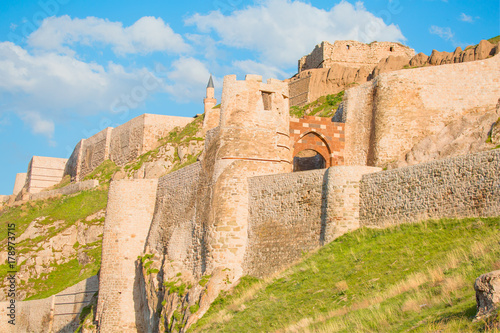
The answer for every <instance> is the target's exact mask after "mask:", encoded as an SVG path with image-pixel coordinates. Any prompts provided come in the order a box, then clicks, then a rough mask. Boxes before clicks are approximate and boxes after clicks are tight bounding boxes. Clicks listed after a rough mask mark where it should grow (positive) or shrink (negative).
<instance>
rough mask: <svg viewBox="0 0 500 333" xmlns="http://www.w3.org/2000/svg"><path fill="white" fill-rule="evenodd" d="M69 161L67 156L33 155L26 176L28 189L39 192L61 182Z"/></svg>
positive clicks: (31, 191)
mask: <svg viewBox="0 0 500 333" xmlns="http://www.w3.org/2000/svg"><path fill="white" fill-rule="evenodd" d="M67 161H68V160H67V159H65V158H55V157H42V156H33V158H32V159H31V161H30V163H29V166H28V173H27V176H26V189H27V191H28V192H30V193H38V192H40V191H41V190H43V189H44V188H47V187H50V186H53V185H55V184H57V183H59V182H60V181H61V179H62V177H63V174H64V169H65V167H66V162H67Z"/></svg>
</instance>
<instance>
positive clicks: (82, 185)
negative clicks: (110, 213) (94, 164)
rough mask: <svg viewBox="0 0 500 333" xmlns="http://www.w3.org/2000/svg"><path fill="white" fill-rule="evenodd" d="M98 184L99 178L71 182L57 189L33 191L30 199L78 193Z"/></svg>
mask: <svg viewBox="0 0 500 333" xmlns="http://www.w3.org/2000/svg"><path fill="white" fill-rule="evenodd" d="M97 186H99V181H98V180H97V179H90V180H85V181H83V182H78V183H73V184H69V185H67V186H64V187H62V188H58V189H55V190H50V191H42V192H39V193H32V194H30V196H29V200H43V199H47V198H52V197H56V196H58V195H68V194H73V193H78V192H81V191H85V190H90V189H92V188H94V187H97Z"/></svg>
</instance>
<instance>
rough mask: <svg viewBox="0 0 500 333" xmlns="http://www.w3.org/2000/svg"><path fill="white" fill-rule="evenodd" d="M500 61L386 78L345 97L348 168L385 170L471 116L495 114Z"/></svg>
mask: <svg viewBox="0 0 500 333" xmlns="http://www.w3.org/2000/svg"><path fill="white" fill-rule="evenodd" d="M499 96H500V55H497V56H494V57H492V58H489V59H486V60H480V61H474V62H466V63H459V64H450V65H442V66H435V67H423V68H415V69H407V70H400V71H396V72H390V73H384V74H381V75H379V76H378V77H376V78H375V79H374V80H373V81H371V82H368V83H365V84H363V85H361V86H359V87H356V88H351V89H349V90H347V91H346V97H345V100H344V114H343V120H344V122H345V123H346V133H345V137H346V146H345V154H344V161H345V164H346V165H373V166H385V165H386V164H388V163H391V162H393V161H397V160H398V159H401V158H403V159H404V155H405V154H407V153H408V152H409V151H410V150H411V149H412V147H413V146H415V145H416V144H417V143H419V142H420V141H421V140H422V139H424V138H425V137H427V136H430V135H434V134H436V133H438V132H439V131H440V130H442V129H443V128H444V127H445V126H446V125H447V124H448V123H450V122H452V121H454V120H457V119H459V118H461V117H463V116H466V115H482V114H484V113H485V112H487V111H488V110H490V111H491V110H493V111H492V112H495V111H494V110H495V105H496V103H497V101H498V97H499Z"/></svg>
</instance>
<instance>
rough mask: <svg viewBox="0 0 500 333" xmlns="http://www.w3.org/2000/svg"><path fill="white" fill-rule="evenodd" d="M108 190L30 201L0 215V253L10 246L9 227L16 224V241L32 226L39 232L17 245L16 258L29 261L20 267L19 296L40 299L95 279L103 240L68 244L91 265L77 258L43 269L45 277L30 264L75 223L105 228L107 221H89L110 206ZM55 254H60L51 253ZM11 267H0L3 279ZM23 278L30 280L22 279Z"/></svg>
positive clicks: (5, 265)
mask: <svg viewBox="0 0 500 333" xmlns="http://www.w3.org/2000/svg"><path fill="white" fill-rule="evenodd" d="M107 198H108V188H107V186H103V187H100V188H97V189H94V190H89V191H83V192H80V193H78V194H76V195H70V196H63V197H58V198H51V199H46V200H38V201H29V202H27V203H24V204H22V205H20V206H18V207H5V208H4V209H3V210H1V211H0V251H3V252H5V250H6V246H7V242H6V237H7V224H8V223H15V225H16V238H17V239H18V240H19V239H21V238H20V237H21V235H22V234H23V233H24V232H25V231H26V230H27V228H28V226H29V225H30V224H32V223H35V224H36V225H37V229H38V230H39V232H38V233H37V235H36V237H32V238H27V239H25V240H22V241H17V242H16V257H17V258H21V257H23V258H27V259H26V260H23V262H19V263H18V270H19V272H20V274H21V275H20V276H19V275H18V278H20V281H19V285H18V287H17V288H18V292H21V294H23V295H25V296H26V297H27V299H39V298H43V297H48V296H50V295H53V294H56V293H58V292H60V291H62V290H64V289H65V288H67V287H70V286H72V285H74V284H76V283H78V282H80V281H82V280H84V279H86V278H88V277H90V276H92V275H95V274H97V272H98V270H99V268H100V261H101V244H102V240H99V241H96V242H95V243H92V244H85V245H82V244H78V243H75V244H69V245H70V246H72V247H73V248H74V249H75V251H80V252H84V253H85V254H86V256H88V258H89V262H88V263H87V264H85V265H81V264H80V263H79V262H78V260H77V259H76V254H75V255H72V256H71V257H68V258H64V260H62V262H61V263H60V264H59V265H58V264H56V262H55V261H52V262H51V263H50V266H43V270H42V273H38V274H37V273H35V271H36V268H35V264H34V263H32V264H28V263H29V262H30V261H29V259H32V260H34V261H36V259H37V257H38V255H39V254H40V253H43V250H44V249H45V248H46V247H47V246H49V248H50V245H49V244H50V240H51V239H53V237H56V236H57V235H58V234H60V233H62V232H64V231H65V230H69V228H70V227H72V226H73V225H75V224H76V223H82V224H84V225H86V226H88V227H91V226H95V225H102V224H103V223H104V218H95V219H90V220H88V219H86V218H87V217H88V216H91V215H93V214H96V213H97V212H99V211H103V209H105V208H106V205H107V201H108V200H107ZM52 252H54V253H55V252H58V251H55V250H52ZM7 271H8V265H7V264H6V263H1V264H0V279H1V280H2V281H4V280H5V277H6V275H7ZM21 276H27V277H28V278H26V279H24V278H23V279H22V278H21Z"/></svg>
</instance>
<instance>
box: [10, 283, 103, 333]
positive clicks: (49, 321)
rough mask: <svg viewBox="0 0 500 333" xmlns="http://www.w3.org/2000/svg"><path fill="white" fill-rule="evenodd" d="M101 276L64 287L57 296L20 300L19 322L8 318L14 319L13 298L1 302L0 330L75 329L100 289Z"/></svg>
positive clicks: (68, 332) (41, 331) (39, 332)
mask: <svg viewBox="0 0 500 333" xmlns="http://www.w3.org/2000/svg"><path fill="white" fill-rule="evenodd" d="M98 284H99V280H98V278H97V275H94V276H92V277H90V278H88V279H86V280H83V281H80V282H78V283H77V284H75V285H74V286H71V287H69V288H66V289H64V290H63V291H61V292H60V293H57V294H55V295H53V296H50V297H47V298H43V299H39V300H33V301H21V302H16V325H15V326H14V325H11V324H9V323H8V322H7V320H8V319H10V318H9V317H8V316H7V314H8V309H7V306H8V305H9V302H0V316H1V318H2V320H0V331H1V332H10V333H26V332H30V333H45V332H58V333H72V332H75V330H76V328H77V327H78V325H79V323H80V320H79V317H80V313H81V311H82V309H83V308H84V307H85V306H87V305H88V304H89V303H90V301H91V299H92V297H93V296H94V294H95V293H96V292H97V289H98V288H97V287H98Z"/></svg>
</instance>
